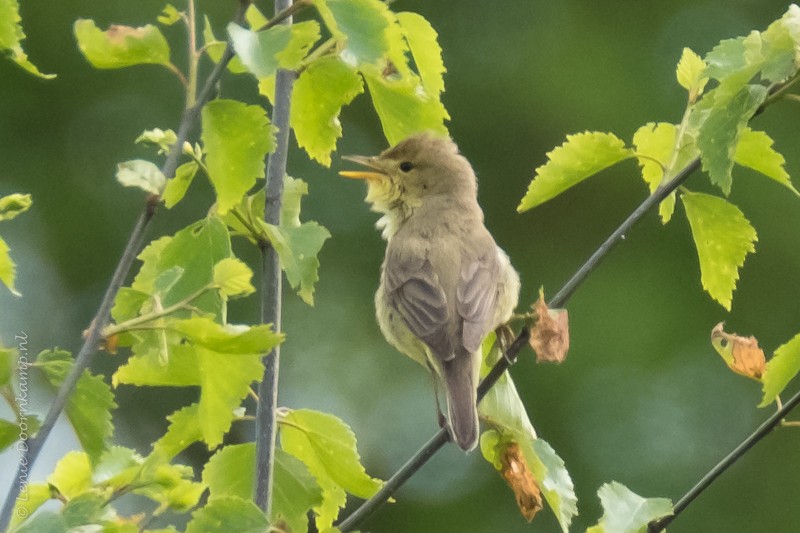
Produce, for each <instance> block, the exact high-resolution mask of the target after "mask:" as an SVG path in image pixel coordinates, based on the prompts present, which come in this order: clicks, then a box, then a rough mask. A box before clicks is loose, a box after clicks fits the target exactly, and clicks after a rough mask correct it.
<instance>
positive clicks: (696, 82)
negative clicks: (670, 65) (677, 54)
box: [675, 48, 708, 102]
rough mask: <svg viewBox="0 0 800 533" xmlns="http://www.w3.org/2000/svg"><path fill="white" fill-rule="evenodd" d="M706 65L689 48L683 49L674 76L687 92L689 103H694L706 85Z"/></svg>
mask: <svg viewBox="0 0 800 533" xmlns="http://www.w3.org/2000/svg"><path fill="white" fill-rule="evenodd" d="M705 71H706V63H705V61H703V59H702V58H701V57H700V56H699V55H697V54H696V53H695V52H694V51H692V49H691V48H684V49H683V53H682V54H681V60H680V61H679V62H678V68H677V70H676V72H675V75H676V76H677V78H678V83H680V85H681V87H683V88H684V89H686V90H687V91H689V101H690V102H694V101H695V100H696V99H697V97H698V96H699V95H700V94H702V93H703V88H704V87H705V86H706V83H708V77H707V76H705Z"/></svg>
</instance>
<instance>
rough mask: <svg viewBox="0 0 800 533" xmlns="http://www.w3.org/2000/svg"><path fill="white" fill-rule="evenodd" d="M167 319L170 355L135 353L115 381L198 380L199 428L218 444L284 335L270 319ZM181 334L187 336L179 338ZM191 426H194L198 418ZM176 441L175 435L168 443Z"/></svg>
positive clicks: (193, 382)
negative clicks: (251, 323) (244, 322)
mask: <svg viewBox="0 0 800 533" xmlns="http://www.w3.org/2000/svg"><path fill="white" fill-rule="evenodd" d="M166 325H167V326H168V327H169V328H170V329H171V330H174V331H175V332H176V336H174V337H170V338H169V339H168V342H169V347H168V349H169V351H170V356H169V358H168V360H167V361H166V362H161V361H160V360H159V358H158V357H157V355H156V354H153V353H149V354H147V355H143V356H134V357H131V358H130V359H129V360H128V363H127V364H126V365H124V366H122V367H121V368H120V369H119V370H117V372H116V374H115V375H114V382H115V383H129V384H134V385H172V386H197V385H199V386H200V401H199V404H198V420H199V428H200V431H201V433H202V436H203V440H205V442H206V443H207V444H208V447H209V448H215V447H217V446H218V445H219V444H220V443H221V442H222V437H223V436H224V434H225V433H226V432H227V431H228V429H229V428H230V425H231V422H232V421H233V418H234V416H235V415H234V412H233V411H234V409H236V408H237V407H239V405H240V403H241V401H242V399H243V398H244V397H245V396H247V394H248V393H249V391H250V384H251V383H252V382H253V381H256V380H258V379H260V378H261V376H262V375H263V372H264V367H263V364H262V362H261V358H262V355H263V353H265V352H266V351H268V350H269V349H271V348H272V347H274V346H275V345H277V343H278V342H280V340H282V336H281V335H279V334H275V333H273V332H272V330H271V328H270V326H269V325H261V326H255V327H251V328H248V327H245V326H242V327H237V326H231V325H227V326H223V325H220V324H218V323H216V322H214V321H212V320H211V319H210V318H208V317H194V318H191V319H187V320H175V321H170V322H168V323H167V324H166ZM182 338H185V339H186V340H188V341H189V342H188V343H184V342H181V339H182ZM190 427H191V428H194V427H195V426H194V421H192V422H191V425H190ZM190 442H192V441H189V442H187V443H186V445H188V444H189V443H190ZM172 443H174V439H171V440H170V446H172V445H173V444H172ZM167 451H169V447H167ZM174 453H177V452H174Z"/></svg>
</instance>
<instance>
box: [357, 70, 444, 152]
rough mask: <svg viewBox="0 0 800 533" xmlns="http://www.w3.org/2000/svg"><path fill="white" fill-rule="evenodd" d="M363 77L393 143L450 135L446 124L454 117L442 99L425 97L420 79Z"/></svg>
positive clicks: (379, 76) (380, 76)
mask: <svg viewBox="0 0 800 533" xmlns="http://www.w3.org/2000/svg"><path fill="white" fill-rule="evenodd" d="M363 74H364V79H365V80H366V81H367V87H369V92H370V97H371V98H372V105H373V106H374V107H375V111H376V112H377V113H378V117H379V118H380V120H381V125H382V126H383V133H384V135H385V136H386V139H387V140H388V141H389V144H397V143H398V142H400V141H401V140H403V139H405V138H406V137H408V136H409V135H412V134H414V133H420V132H425V131H430V132H434V133H439V134H441V135H447V134H448V133H447V128H446V127H445V125H444V121H445V120H447V119H449V118H450V116H449V115H448V114H447V110H446V109H445V108H444V106H443V105H442V103H441V101H440V100H439V99H438V98H432V97H430V96H427V95H425V94H424V91H422V90H421V89H422V85H421V82H420V80H419V79H417V78H416V77H413V76H412V77H408V78H405V79H401V80H393V79H387V78H385V77H384V76H382V75H380V74H379V73H377V72H363Z"/></svg>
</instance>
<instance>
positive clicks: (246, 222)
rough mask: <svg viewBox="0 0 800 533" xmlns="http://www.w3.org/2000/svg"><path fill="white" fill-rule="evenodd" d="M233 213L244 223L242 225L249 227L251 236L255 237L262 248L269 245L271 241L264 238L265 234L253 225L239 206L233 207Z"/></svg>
mask: <svg viewBox="0 0 800 533" xmlns="http://www.w3.org/2000/svg"><path fill="white" fill-rule="evenodd" d="M231 214H232V215H233V216H235V217H236V219H237V220H238V221H239V222H241V223H242V225H243V226H244V227H245V228H247V231H249V232H250V236H251V237H253V239H255V241H256V243H257V244H258V246H259V247H260V248H261V247H264V246H269V241H267V240H265V239H264V236H263V235H261V234H260V233H259V232H258V230H257V229H256V227H255V226H253V225H252V224H251V223H250V221H249V220H247V217H246V216H244V215H243V214H242V212H241V211H239V208H238V207H234V208H233V209H231Z"/></svg>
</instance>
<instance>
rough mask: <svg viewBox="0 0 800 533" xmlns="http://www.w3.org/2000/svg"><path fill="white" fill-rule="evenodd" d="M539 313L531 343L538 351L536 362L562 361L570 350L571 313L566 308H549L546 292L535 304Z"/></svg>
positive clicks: (532, 330) (541, 293) (540, 294)
mask: <svg viewBox="0 0 800 533" xmlns="http://www.w3.org/2000/svg"><path fill="white" fill-rule="evenodd" d="M533 310H534V311H535V312H536V314H537V315H538V317H537V319H536V323H535V324H534V325H533V328H532V329H531V340H530V344H531V347H532V348H533V350H534V351H535V352H536V362H537V363H542V362H549V363H561V362H563V361H564V359H566V358H567V352H568V351H569V315H568V313H567V310H566V309H548V307H547V304H546V303H545V301H544V293H543V292H540V293H539V299H538V300H537V301H536V303H534V304H533Z"/></svg>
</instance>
